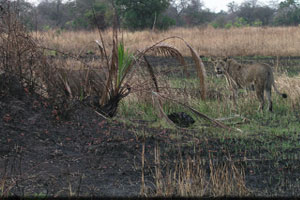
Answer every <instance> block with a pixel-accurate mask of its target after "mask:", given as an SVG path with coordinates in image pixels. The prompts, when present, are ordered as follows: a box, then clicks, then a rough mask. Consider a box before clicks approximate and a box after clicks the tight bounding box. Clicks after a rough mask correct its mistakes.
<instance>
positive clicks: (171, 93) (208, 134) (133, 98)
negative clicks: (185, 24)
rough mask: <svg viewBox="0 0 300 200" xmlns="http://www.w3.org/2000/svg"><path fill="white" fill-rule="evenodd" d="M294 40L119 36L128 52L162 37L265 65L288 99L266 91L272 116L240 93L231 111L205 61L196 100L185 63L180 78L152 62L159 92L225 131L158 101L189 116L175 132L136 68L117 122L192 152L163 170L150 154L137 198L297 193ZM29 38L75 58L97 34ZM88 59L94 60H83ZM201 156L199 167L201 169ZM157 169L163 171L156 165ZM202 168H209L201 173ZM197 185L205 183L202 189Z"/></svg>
mask: <svg viewBox="0 0 300 200" xmlns="http://www.w3.org/2000/svg"><path fill="white" fill-rule="evenodd" d="M110 35H111V31H110V30H108V31H106V32H104V38H105V41H106V43H107V44H108V45H110V39H109V37H110ZM299 35H300V28H299V27H269V28H254V27H247V28H238V29H235V28H233V29H213V28H211V27H208V28H190V29H183V28H177V29H174V30H169V31H165V32H150V31H141V32H126V31H124V32H123V33H122V34H120V35H119V36H120V38H122V39H123V40H124V44H125V47H126V48H128V50H129V51H130V52H136V51H137V50H141V49H143V48H145V47H147V46H150V45H152V44H154V43H155V42H157V41H159V40H161V39H163V38H167V37H170V36H179V37H182V38H184V39H185V40H186V41H187V42H189V43H190V44H192V45H193V47H194V48H195V49H196V50H197V52H198V54H199V55H204V56H206V57H209V56H233V57H235V58H236V59H239V60H241V62H267V63H269V64H270V65H272V66H273V67H274V71H275V81H276V84H277V87H278V88H279V90H280V91H284V92H285V93H287V94H288V96H289V97H288V99H281V98H280V97H279V96H277V95H276V94H275V93H273V97H272V98H273V104H274V112H273V113H269V112H268V111H264V112H262V113H261V112H259V111H258V110H257V108H258V101H257V98H256V95H255V92H253V91H246V90H240V91H239V92H240V94H239V99H238V106H237V107H235V106H234V105H233V102H232V94H231V92H230V89H229V87H228V85H227V83H226V81H225V79H224V78H216V76H215V75H214V72H213V66H212V64H211V63H210V62H206V58H204V59H203V61H204V63H205V67H206V70H207V72H208V76H207V79H206V83H207V86H208V88H207V90H208V99H207V101H202V100H201V99H200V94H199V89H198V88H199V86H198V85H199V83H198V82H199V81H198V79H197V77H196V76H195V75H194V74H195V73H196V72H195V71H194V70H193V67H192V65H193V64H192V63H190V66H189V72H190V74H191V76H190V77H189V78H187V77H185V76H183V74H182V66H178V65H176V64H172V62H170V63H169V61H168V59H166V60H164V58H159V59H158V61H156V62H153V63H152V64H153V65H155V73H156V75H157V78H158V82H159V84H160V93H161V94H162V95H164V96H167V97H168V98H171V99H174V100H176V101H179V102H181V103H184V104H186V105H189V106H191V107H192V108H194V109H196V110H198V111H199V112H201V113H204V114H205V115H207V116H210V117H212V118H213V119H216V120H219V121H220V122H223V123H224V124H226V125H227V126H229V127H231V128H232V131H231V132H228V131H227V130H224V129H220V128H217V127H215V126H214V125H213V124H211V123H210V122H208V121H206V120H203V119H201V118H199V117H198V116H196V115H195V114H193V113H192V112H190V111H189V110H188V109H187V108H184V107H183V106H180V105H179V104H178V103H174V102H172V101H168V100H166V101H164V103H163V109H164V111H165V112H166V113H167V114H170V113H172V112H186V113H188V114H189V115H191V116H192V117H193V118H194V119H196V123H195V124H194V125H193V126H192V127H190V128H189V129H188V130H184V131H183V132H182V130H181V129H179V128H178V127H177V128H175V127H173V126H171V125H170V124H168V123H167V122H166V121H165V120H164V119H162V118H160V117H159V115H158V112H157V110H156V109H157V108H156V107H155V106H154V105H153V96H152V94H151V87H152V85H151V83H150V82H149V81H148V82H147V76H148V75H147V74H146V72H144V71H143V69H140V70H137V73H136V74H135V75H134V76H133V77H132V80H133V81H132V84H133V90H132V93H131V94H130V95H129V96H128V97H127V98H125V99H124V100H123V101H122V102H121V104H120V106H119V112H118V115H117V116H118V119H119V120H120V121H122V122H124V123H127V124H130V125H132V126H133V127H135V126H139V125H140V124H143V125H145V126H146V127H147V130H148V131H147V133H146V138H152V137H154V138H155V137H156V131H153V130H154V129H157V128H158V129H161V130H170V131H171V134H170V136H169V137H171V138H176V139H177V141H181V140H182V141H185V142H180V145H181V147H180V148H183V149H184V148H188V149H189V148H193V149H194V154H193V156H194V159H192V160H191V159H189V158H188V157H186V159H185V160H181V161H180V162H175V163H177V164H174V165H173V166H169V167H170V168H168V169H167V168H166V166H165V165H166V163H167V162H169V160H170V159H169V158H165V159H166V160H163V159H162V160H161V156H160V155H157V152H160V148H158V147H157V149H156V150H155V151H156V154H155V155H156V162H159V163H158V164H157V165H156V167H155V176H154V177H155V185H156V187H155V189H153V190H154V191H155V192H154V191H152V192H149V188H148V190H147V189H145V188H147V187H145V186H144V187H145V188H144V187H143V193H144V194H148V195H149V194H152V193H153V192H154V193H155V194H156V195H158V196H160V195H167V196H168V195H183V196H194V195H196V196H197V195H198V196H199V195H200V196H203V195H212V196H223V195H234V196H235V195H242V196H244V195H254V194H256V195H262V196H264V195H268V196H269V195H275V196H276V195H285V196H289V195H296V194H297V191H299V188H300V181H299V179H298V178H296V179H294V178H293V176H291V174H293V173H295V174H296V176H297V175H299V171H298V170H297V168H299V167H300V165H299V156H300V154H299V149H300V143H299V139H300V126H299V117H300V115H299V109H300V104H299V102H300V101H299V100H300V87H299V85H300V76H299V71H300V59H298V58H297V56H300V55H299V54H300V53H299V52H300V42H299V41H300V38H299ZM37 36H38V38H39V39H41V40H42V41H43V42H42V43H43V44H44V45H46V46H48V47H50V48H54V49H59V50H60V51H63V52H71V53H72V54H75V55H79V54H80V55H82V57H83V58H85V57H88V55H92V56H91V57H93V56H97V52H98V51H97V49H96V46H95V44H94V43H93V41H94V40H95V39H97V38H98V35H97V31H94V32H64V31H50V32H47V33H38V34H37ZM168 44H169V45H172V46H174V47H176V48H177V49H179V50H180V51H181V52H182V53H183V54H184V56H186V57H188V56H189V54H188V53H189V52H188V50H187V49H186V46H185V45H184V44H183V43H182V42H180V41H178V40H174V41H172V40H171V41H169V42H168ZM88 61H91V62H96V63H97V61H96V60H94V59H90V58H88ZM70 63H71V62H70ZM96 65H97V64H96ZM152 129H153V130H152ZM151 130H152V131H151ZM133 131H134V132H136V135H137V136H138V137H142V136H143V135H144V136H143V137H145V132H143V133H142V132H140V131H138V130H134V128H133ZM184 134H187V135H193V138H190V139H189V140H188V141H186V140H184V138H185V137H186V136H185V135H184ZM146 140H147V139H146ZM205 141H206V142H205ZM167 146H169V147H165V146H163V147H162V149H161V153H162V154H163V153H167V154H168V153H170V152H173V151H174V150H175V151H177V150H178V148H179V147H178V144H176V143H173V144H171V145H167ZM168 149H171V150H168ZM172 149H173V150H172ZM178 151H179V150H178ZM203 152H205V153H203ZM183 154H185V153H184V151H183ZM171 155H173V154H171ZM212 157H213V158H212ZM177 159H179V158H177ZM201 159H204V160H206V161H207V163H206V164H203V163H202V164H201ZM175 160H176V159H175ZM212 160H219V161H218V162H222V161H225V160H226V161H225V163H227V164H225V165H222V164H221V165H220V164H214V163H213V161H212ZM220 160H222V161H220ZM228 161H230V162H228ZM164 162H166V163H164ZM198 162H199V163H198ZM191 163H193V164H191ZM195 163H198V165H197V164H195ZM228 163H229V164H228ZM160 165H162V168H163V169H160V167H158V166H160ZM199 166H200V167H199ZM236 166H238V167H236ZM206 167H209V170H208V169H207V168H206ZM207 171H209V172H208V174H210V175H208V174H207ZM205 177H206V178H205ZM191 182H193V183H195V184H191ZM221 183H226V184H221ZM236 183H239V184H236ZM205 185H209V188H210V189H207V188H206V187H205ZM227 186H228V187H227ZM212 188H218V189H217V190H212ZM146 191H148V193H147V192H146ZM234 191H238V192H234Z"/></svg>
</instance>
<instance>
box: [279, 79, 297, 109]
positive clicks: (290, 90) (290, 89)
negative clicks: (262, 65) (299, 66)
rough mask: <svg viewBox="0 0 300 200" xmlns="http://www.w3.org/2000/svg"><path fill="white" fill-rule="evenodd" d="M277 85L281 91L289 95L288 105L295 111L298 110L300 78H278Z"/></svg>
mask: <svg viewBox="0 0 300 200" xmlns="http://www.w3.org/2000/svg"><path fill="white" fill-rule="evenodd" d="M275 84H276V86H277V88H278V89H279V91H284V92H285V93H287V94H288V99H287V102H288V105H289V106H290V107H291V108H293V109H295V108H297V109H298V106H299V102H300V76H299V75H298V76H296V77H288V76H287V75H281V76H279V77H277V78H276V80H275Z"/></svg>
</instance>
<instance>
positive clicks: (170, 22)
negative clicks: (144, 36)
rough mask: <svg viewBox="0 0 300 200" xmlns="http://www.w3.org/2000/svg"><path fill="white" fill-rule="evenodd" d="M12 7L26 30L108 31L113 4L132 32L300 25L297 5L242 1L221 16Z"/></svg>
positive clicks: (83, 1) (185, 4)
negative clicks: (182, 27)
mask: <svg viewBox="0 0 300 200" xmlns="http://www.w3.org/2000/svg"><path fill="white" fill-rule="evenodd" d="M5 1H7V0H1V1H0V2H5ZM11 2H15V3H17V4H18V7H19V8H20V9H19V13H18V14H19V16H21V19H22V20H23V23H24V24H26V26H27V27H28V28H30V29H31V30H48V29H50V28H59V29H71V30H77V29H92V28H94V27H95V26H94V24H95V23H97V24H98V26H99V27H100V28H101V29H105V28H108V27H111V26H112V24H113V11H112V10H113V9H112V2H113V3H114V4H115V6H116V7H117V8H118V12H119V18H118V22H119V23H120V25H121V27H122V28H127V29H131V30H139V29H152V28H153V27H155V28H158V29H167V28H169V27H172V26H199V25H208V24H210V25H212V26H214V27H216V28H230V27H241V26H282V25H288V26H290V25H298V24H299V21H300V4H299V1H298V0H284V1H279V3H271V2H274V1H270V3H269V4H265V3H264V4H263V3H260V2H259V1H258V0H245V1H244V2H242V3H241V4H237V3H235V2H234V1H232V2H231V3H229V4H228V5H227V10H226V11H220V12H214V11H212V10H209V9H207V8H206V7H205V4H203V2H202V1H201V0H131V1H124V0H114V1H111V0H69V1H62V0H41V1H40V3H39V4H38V5H32V4H30V3H28V2H27V0H15V1H11Z"/></svg>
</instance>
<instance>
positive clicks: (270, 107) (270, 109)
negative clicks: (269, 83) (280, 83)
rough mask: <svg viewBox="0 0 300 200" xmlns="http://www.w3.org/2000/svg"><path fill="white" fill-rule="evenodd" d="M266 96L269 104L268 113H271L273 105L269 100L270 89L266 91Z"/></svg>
mask: <svg viewBox="0 0 300 200" xmlns="http://www.w3.org/2000/svg"><path fill="white" fill-rule="evenodd" d="M266 95H267V98H268V102H269V111H270V112H272V111H273V104H272V99H271V95H272V90H271V88H267V89H266Z"/></svg>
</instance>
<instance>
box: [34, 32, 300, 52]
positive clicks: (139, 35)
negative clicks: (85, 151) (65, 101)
mask: <svg viewBox="0 0 300 200" xmlns="http://www.w3.org/2000/svg"><path fill="white" fill-rule="evenodd" d="M299 33H300V28H299V27H261V28H256V27H246V28H232V29H214V28H212V27H208V28H175V29H172V30H169V31H164V32H151V31H140V32H128V31H123V33H121V34H120V37H121V38H123V39H124V43H125V47H126V48H128V49H129V50H130V51H131V52H135V51H136V50H141V49H144V48H145V47H147V46H149V45H152V44H153V43H154V42H157V41H159V40H161V39H164V38H166V37H170V36H179V37H182V38H184V39H185V40H186V41H187V42H188V43H190V44H192V45H193V47H194V48H195V49H196V50H197V51H198V53H199V55H204V56H299V52H300V42H299V41H300V38H299V37H300V36H299V35H300V34H299ZM33 35H34V36H35V37H37V38H39V39H41V40H42V41H44V44H45V45H46V46H48V47H52V48H57V49H60V50H63V51H66V52H72V53H74V54H79V53H86V52H88V51H92V52H94V53H97V49H96V46H95V45H94V43H93V41H94V40H96V39H99V34H98V31H96V30H95V31H91V32H87V31H81V32H80V31H79V32H70V31H61V30H56V31H55V30H53V31H49V32H43V33H40V32H38V33H33ZM110 35H111V30H107V31H105V32H104V33H103V36H104V40H105V41H106V42H107V43H108V44H109V43H110V41H111V39H110V38H111V36H110ZM170 45H173V46H175V47H176V48H178V49H179V50H180V51H181V52H183V54H185V55H188V51H187V49H186V47H185V45H184V44H182V43H181V42H180V41H176V40H174V42H171V43H170Z"/></svg>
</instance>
